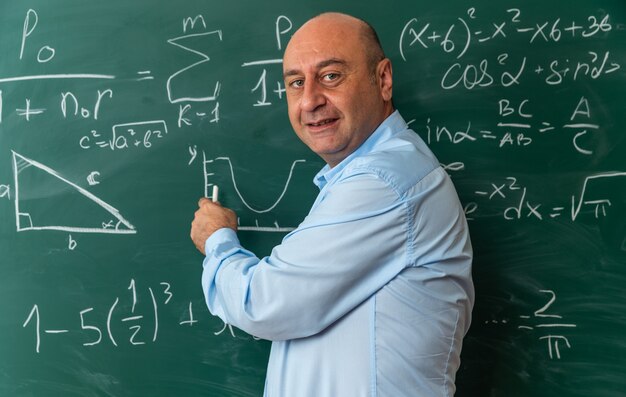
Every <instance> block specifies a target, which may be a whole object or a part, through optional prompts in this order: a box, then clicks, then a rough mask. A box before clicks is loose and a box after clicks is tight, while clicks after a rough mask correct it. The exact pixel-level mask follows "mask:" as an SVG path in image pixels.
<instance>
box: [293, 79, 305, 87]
mask: <svg viewBox="0 0 626 397" xmlns="http://www.w3.org/2000/svg"><path fill="white" fill-rule="evenodd" d="M303 85H304V80H294V81H292V82H291V83H289V86H291V87H293V88H299V87H302V86H303Z"/></svg>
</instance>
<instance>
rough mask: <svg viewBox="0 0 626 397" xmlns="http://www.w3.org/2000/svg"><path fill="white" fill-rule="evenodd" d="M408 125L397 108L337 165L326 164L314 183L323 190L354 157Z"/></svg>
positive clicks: (365, 152) (370, 149)
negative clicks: (331, 166)
mask: <svg viewBox="0 0 626 397" xmlns="http://www.w3.org/2000/svg"><path fill="white" fill-rule="evenodd" d="M407 128H408V126H407V124H406V122H405V121H404V119H403V118H402V116H401V115H400V112H398V111H397V110H396V111H394V112H393V113H392V114H390V115H389V117H387V118H386V119H385V120H384V121H383V122H382V123H381V124H380V125H379V126H378V128H376V129H375V130H374V132H373V133H372V134H371V135H370V136H369V137H368V138H367V139H366V140H365V142H363V143H362V144H361V146H359V147H358V148H357V149H356V150H355V151H354V152H352V153H351V154H350V155H349V156H348V157H346V158H345V159H343V161H342V162H341V163H339V164H337V165H336V166H335V167H333V168H330V166H329V165H328V164H326V165H325V166H324V167H323V168H322V169H321V170H320V171H319V172H318V173H317V174H316V175H315V177H314V178H313V183H314V184H315V185H316V186H317V187H318V188H319V189H320V190H321V189H322V188H323V187H324V186H325V185H326V184H327V183H328V182H329V181H330V180H331V179H333V177H334V176H335V175H337V174H339V173H340V172H341V171H342V170H343V169H344V168H345V167H346V166H347V165H348V164H349V163H350V162H351V161H352V160H353V159H354V158H356V157H359V156H362V155H364V154H367V153H370V152H371V151H372V150H373V149H374V148H375V147H376V146H377V144H378V143H380V142H383V141H385V140H387V139H389V138H390V137H391V136H392V135H394V134H395V133H396V132H397V131H402V130H405V129H407Z"/></svg>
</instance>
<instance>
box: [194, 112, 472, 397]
mask: <svg viewBox="0 0 626 397" xmlns="http://www.w3.org/2000/svg"><path fill="white" fill-rule="evenodd" d="M315 184H316V185H317V186H318V187H319V188H320V193H319V195H318V197H317V199H316V201H315V203H314V204H313V206H312V208H311V210H310V212H309V214H308V216H307V217H306V218H305V219H304V221H303V222H302V223H301V224H300V225H299V226H298V228H297V229H296V230H294V231H293V232H291V233H289V234H288V235H287V236H285V238H284V239H283V241H282V243H281V244H280V245H278V246H277V247H275V248H274V249H273V250H272V253H271V255H270V256H268V257H265V258H263V259H259V258H257V257H256V256H255V255H254V254H253V253H252V252H250V251H247V250H246V249H244V248H243V247H242V246H241V245H240V243H239V240H238V239H237V236H236V233H235V232H234V231H233V230H231V229H220V230H218V231H217V232H215V233H214V234H213V235H212V236H211V237H210V238H209V239H208V240H207V242H206V252H207V257H206V259H205V261H204V270H203V275H202V286H203V290H204V294H205V296H206V302H207V305H208V307H209V310H210V311H211V313H213V314H214V315H216V316H219V317H220V318H221V319H222V320H223V321H225V322H226V323H229V324H232V325H234V326H236V327H238V328H240V329H242V330H244V331H246V332H248V333H250V334H252V335H255V336H258V337H260V338H263V339H268V340H271V341H273V343H272V348H271V353H270V358H269V364H268V369H267V378H266V384H265V396H269V397H357V396H359V397H361V396H368V397H402V396H407V397H416V396H419V397H428V396H452V395H453V394H454V391H455V386H454V379H455V374H456V371H457V369H458V368H459V363H460V358H459V356H460V352H461V343H462V339H463V336H464V335H465V333H466V332H467V329H468V327H469V324H470V317H471V310H472V305H473V301H474V288H473V284H472V278H471V261H472V249H471V244H470V238H469V234H468V229H467V224H466V221H465V216H464V213H463V209H462V208H461V205H460V203H459V200H458V197H457V194H456V191H455V189H454V187H453V185H452V183H451V181H450V179H449V177H448V175H447V174H446V172H445V171H444V170H443V169H442V168H441V167H440V165H439V163H438V161H437V159H436V158H435V156H434V155H433V154H432V153H431V151H430V150H429V149H428V148H427V146H426V145H425V143H424V142H423V141H422V140H421V139H420V137H419V136H418V135H417V134H415V133H414V132H413V131H411V130H410V129H409V128H408V126H407V124H406V123H405V121H404V119H403V118H402V117H401V116H400V114H399V113H398V112H395V113H393V114H392V115H391V116H389V117H388V118H387V120H385V121H384V122H383V123H382V124H381V125H380V126H379V127H378V128H377V129H376V131H375V132H374V133H373V134H372V135H371V136H370V137H369V138H368V139H367V140H366V141H365V142H364V143H363V144H362V145H361V146H360V147H359V148H358V149H357V150H356V151H355V152H354V153H352V154H351V155H350V156H349V157H347V158H346V159H345V160H344V161H343V162H341V163H340V164H338V165H337V166H335V167H334V168H329V167H328V166H326V167H324V168H323V169H322V170H321V171H320V172H319V173H318V174H317V176H316V177H315Z"/></svg>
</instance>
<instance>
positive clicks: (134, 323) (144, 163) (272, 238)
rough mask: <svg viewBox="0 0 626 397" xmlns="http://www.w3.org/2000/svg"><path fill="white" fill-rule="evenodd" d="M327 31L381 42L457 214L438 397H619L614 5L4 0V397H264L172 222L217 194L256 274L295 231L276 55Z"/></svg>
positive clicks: (263, 354)
mask: <svg viewBox="0 0 626 397" xmlns="http://www.w3.org/2000/svg"><path fill="white" fill-rule="evenodd" d="M325 10H339V11H344V12H348V13H352V14H355V15H357V16H360V17H362V18H365V19H366V20H368V21H370V22H371V23H372V24H373V25H374V26H375V27H376V29H377V30H378V31H379V33H380V36H381V40H382V42H383V45H384V47H385V49H386V52H387V54H388V56H389V57H390V58H391V59H392V61H393V64H394V82H395V87H394V101H395V105H396V106H397V107H398V108H399V109H400V111H401V113H402V114H403V116H404V117H405V118H406V119H407V121H410V122H411V126H412V128H413V129H414V130H415V131H416V132H417V133H418V134H419V135H420V136H422V138H423V139H424V140H425V141H427V142H428V143H429V144H430V146H431V147H432V149H433V150H434V151H435V153H436V154H437V155H438V157H439V160H440V161H441V163H442V164H443V166H444V167H445V168H446V170H447V171H448V172H449V174H450V175H451V177H452V179H453V181H454V183H455V185H456V187H457V189H458V192H459V195H460V198H461V201H462V203H463V205H464V207H465V210H466V213H467V217H468V219H469V225H470V229H471V235H472V240H473V244H474V249H475V263H474V279H475V283H476V291H477V300H476V305H475V310H474V318H473V323H472V327H471V329H470V332H469V334H468V335H467V337H466V339H465V344H464V350H463V355H462V367H461V370H460V371H459V373H458V378H457V383H458V390H457V395H458V396H472V397H475V396H506V397H514V396H535V397H537V396H567V397H572V396H585V397H587V396H595V397H605V396H606V397H609V396H611V397H613V396H624V395H626V377H625V376H624V368H626V339H625V338H624V334H625V332H626V314H625V313H626V288H625V287H624V286H625V285H626V94H625V92H626V45H625V44H626V3H624V1H623V0H596V1H570V2H561V1H554V0H552V1H545V0H542V1H539V0H527V1H524V2H514V1H498V2H491V1H486V0H478V1H475V2H471V3H468V2H462V1H454V2H443V1H440V2H423V1H386V2H380V4H375V3H371V2H370V3H367V5H365V3H363V2H361V1H355V0H340V1H332V2H331V1H326V0H322V1H315V2H291V1H287V0H272V1H263V2H260V1H259V2H242V1H222V0H215V1H201V0H194V1H184V2H172V1H147V0H135V1H121V0H110V1H106V2H102V1H74V0H64V1H61V0H59V1H49V0H29V1H19V2H3V4H2V5H1V6H0V46H1V48H2V57H1V58H0V395H3V396H4V395H10V396H168V395H181V396H259V395H261V394H262V389H263V380H264V371H265V364H266V360H267V354H268V346H269V344H268V343H267V342H264V341H258V340H255V339H254V338H252V337H250V336H248V335H246V334H245V333H243V332H242V331H240V330H237V329H233V328H229V327H227V326H225V325H224V324H223V323H222V322H221V321H220V320H219V319H216V318H213V317H211V316H210V315H209V313H208V311H207V309H206V308H205V305H204V302H203V297H202V292H201V289H200V273H201V260H202V257H201V255H200V254H199V253H197V252H196V251H195V249H194V247H193V245H192V244H191V242H190V241H189V238H188V233H189V226H190V221H191V219H192V217H193V212H194V211H195V207H196V202H197V199H198V198H199V197H200V196H202V195H210V192H211V187H212V185H213V184H218V185H219V186H220V189H221V194H220V199H221V201H222V202H223V203H224V204H225V205H227V206H229V207H232V208H233V209H235V210H236V211H237V212H238V213H239V215H240V226H241V231H240V233H239V235H240V236H241V239H242V241H243V243H244V245H246V246H247V247H249V248H250V249H252V250H254V251H255V252H256V253H257V254H258V255H260V256H262V255H267V254H268V253H269V252H270V250H271V247H272V246H273V245H275V244H277V243H279V242H280V240H281V238H282V237H283V236H284V234H285V233H286V232H287V231H288V230H290V229H291V228H293V227H295V226H297V225H298V223H299V222H300V220H301V219H302V218H303V217H304V215H305V214H306V213H307V211H308V207H309V206H310V204H311V203H312V201H313V199H314V197H315V194H316V191H315V188H314V187H313V185H312V183H311V178H312V177H313V175H314V174H315V173H316V172H317V170H318V169H319V168H320V167H321V166H322V165H323V164H322V162H321V161H320V159H318V158H317V157H316V156H314V155H312V154H311V153H310V152H309V151H308V149H307V148H306V147H304V146H303V145H302V144H301V143H300V142H299V141H298V140H297V138H296V137H295V135H294V134H293V133H292V132H291V128H290V126H289V122H288V119H287V116H286V104H285V98H284V87H283V83H282V77H281V74H282V68H281V57H282V53H283V50H284V48H285V45H286V43H287V41H288V39H289V37H290V35H291V34H292V33H293V32H294V31H295V30H296V29H297V27H298V26H300V25H301V24H302V23H303V22H304V21H306V20H307V19H308V18H309V17H311V16H313V15H315V14H317V13H319V12H322V11H325ZM313 304H314V302H311V305H313Z"/></svg>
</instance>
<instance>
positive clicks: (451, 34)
mask: <svg viewBox="0 0 626 397" xmlns="http://www.w3.org/2000/svg"><path fill="white" fill-rule="evenodd" d="M479 14H480V13H479V10H477V9H476V8H473V7H472V8H469V9H468V10H467V12H466V15H465V16H461V17H457V18H456V20H454V22H451V23H450V24H448V25H446V24H445V23H444V24H443V25H441V22H440V21H439V20H438V22H437V23H438V25H436V24H435V23H434V22H431V21H426V20H423V19H418V18H411V19H409V20H408V21H407V22H406V23H405V24H404V27H403V28H402V33H401V34H400V39H399V45H398V47H399V51H400V56H401V58H402V60H403V61H405V62H408V61H410V60H411V59H410V58H411V57H412V56H415V59H423V55H422V54H421V53H420V51H428V50H431V49H433V48H439V49H440V50H441V51H443V52H444V53H447V54H450V55H451V56H454V57H455V59H457V60H459V59H461V58H463V57H464V56H465V55H467V54H468V52H470V51H471V50H472V49H473V48H474V47H480V46H485V45H487V43H489V42H493V41H502V42H504V43H503V45H506V44H509V42H511V41H512V42H513V43H516V42H515V41H514V40H515V39H516V38H517V39H518V40H521V41H522V43H523V42H524V41H525V40H526V39H527V42H526V44H527V45H528V48H529V50H530V49H531V48H532V45H537V44H541V43H544V44H545V43H553V44H557V43H559V42H561V41H562V40H563V41H568V42H569V43H571V42H572V41H574V40H579V41H581V40H588V39H591V38H594V37H598V36H602V37H604V36H606V35H607V34H609V33H610V32H611V31H613V30H614V29H615V28H616V27H615V26H614V22H613V21H612V20H611V16H610V15H609V14H603V15H589V16H587V17H586V18H583V20H584V22H582V21H579V20H569V21H563V20H562V19H561V18H556V19H554V20H547V21H546V20H543V21H540V22H533V23H530V24H528V23H526V22H525V21H524V15H523V10H521V9H519V8H511V9H508V10H506V12H505V13H504V15H503V16H502V18H501V19H500V20H498V21H487V22H483V21H482V20H481V18H480V15H479ZM618 28H619V29H620V30H623V29H624V26H623V24H619V26H618ZM513 47H515V45H514V46H513ZM529 62H531V61H530V57H527V56H521V57H519V59H517V60H515V61H513V60H512V56H511V55H510V54H508V53H502V54H500V55H498V56H497V57H495V58H484V59H482V60H480V61H479V62H477V63H462V62H455V63H453V64H452V65H451V66H450V67H448V68H447V70H446V71H445V72H444V73H443V76H442V78H441V88H443V89H444V90H449V89H453V88H456V87H464V88H466V89H469V90H471V89H474V88H478V87H488V86H492V85H501V86H503V87H509V86H511V85H517V84H520V82H521V79H522V78H523V77H524V76H525V75H526V74H528V73H534V74H535V75H537V76H540V77H542V78H543V81H544V82H545V83H546V84H548V85H558V84H561V83H563V82H564V81H565V80H566V79H568V78H569V79H571V81H578V80H580V79H582V78H589V79H593V80H596V79H599V78H601V77H602V76H605V75H608V74H612V73H615V72H617V71H618V70H619V69H621V67H622V65H621V64H620V63H619V62H617V61H616V60H615V59H614V58H613V57H612V56H611V53H610V51H603V52H596V51H587V52H583V53H582V54H580V55H578V59H571V57H568V58H563V57H561V58H553V59H548V60H545V61H542V62H541V63H538V64H536V65H529ZM512 63H513V65H511V64H512Z"/></svg>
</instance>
